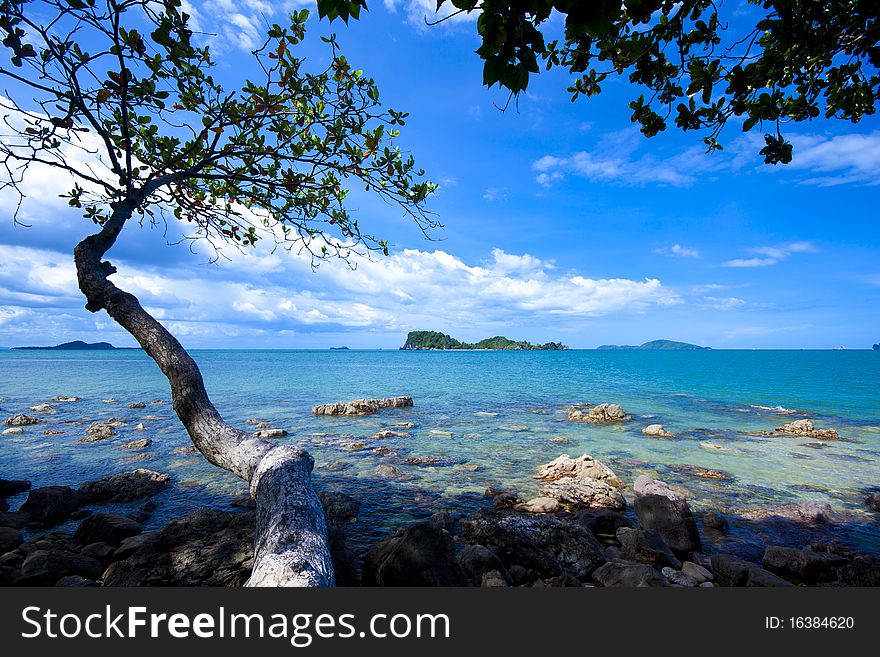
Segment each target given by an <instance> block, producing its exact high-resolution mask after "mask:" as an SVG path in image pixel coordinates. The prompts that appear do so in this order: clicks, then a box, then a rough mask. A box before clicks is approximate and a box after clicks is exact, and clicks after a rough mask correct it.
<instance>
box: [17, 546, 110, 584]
mask: <svg viewBox="0 0 880 657" xmlns="http://www.w3.org/2000/svg"><path fill="white" fill-rule="evenodd" d="M102 570H103V566H101V563H100V562H99V561H98V560H97V559H92V558H91V557H86V556H83V555H81V554H75V553H73V552H66V551H64V550H61V549H58V548H51V549H47V550H37V551H35V552H32V553H31V554H29V555H28V557H27V558H26V559H25V560H24V563H23V564H22V565H21V574H22V575H34V574H39V573H40V572H41V571H45V575H44V577H45V580H46V582H47V583H50V584H54V583H55V582H57V581H58V580H59V579H61V578H62V577H65V576H67V575H79V576H81V577H85V578H87V579H94V580H96V579H98V578H99V577H100V576H101V571H102Z"/></svg>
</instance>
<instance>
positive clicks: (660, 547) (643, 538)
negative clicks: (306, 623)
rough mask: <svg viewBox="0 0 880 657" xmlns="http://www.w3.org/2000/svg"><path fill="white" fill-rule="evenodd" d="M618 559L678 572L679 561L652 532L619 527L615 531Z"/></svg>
mask: <svg viewBox="0 0 880 657" xmlns="http://www.w3.org/2000/svg"><path fill="white" fill-rule="evenodd" d="M617 540H619V541H620V557H621V558H622V559H624V560H626V561H636V562H638V563H646V564H648V565H649V566H653V567H654V568H657V569H662V568H663V567H664V566H670V567H672V568H675V569H676V570H678V569H679V568H681V561H679V560H678V558H677V557H676V556H675V555H674V554H673V553H672V550H670V549H669V546H668V545H666V543H664V542H663V539H662V538H660V536H659V535H657V534H655V533H654V532H652V531H645V530H642V529H633V528H631V527H621V528H620V529H618V530H617Z"/></svg>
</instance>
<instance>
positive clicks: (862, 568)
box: [838, 554, 880, 586]
mask: <svg viewBox="0 0 880 657" xmlns="http://www.w3.org/2000/svg"><path fill="white" fill-rule="evenodd" d="M838 584H840V585H841V586H880V559H878V558H877V557H875V556H873V555H870V554H860V555H858V556H856V557H855V558H854V559H853V560H852V561H851V562H850V563H849V564H848V565H846V566H844V567H843V568H841V569H840V571H839V579H838Z"/></svg>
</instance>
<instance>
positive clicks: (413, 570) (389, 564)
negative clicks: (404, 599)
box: [361, 522, 467, 586]
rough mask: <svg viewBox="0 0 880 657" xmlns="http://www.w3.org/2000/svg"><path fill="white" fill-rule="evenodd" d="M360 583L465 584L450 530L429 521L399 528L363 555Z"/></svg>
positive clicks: (372, 584)
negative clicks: (395, 532)
mask: <svg viewBox="0 0 880 657" xmlns="http://www.w3.org/2000/svg"><path fill="white" fill-rule="evenodd" d="M361 581H362V585H363V586H464V585H465V584H466V583H467V579H466V578H465V575H464V572H463V571H462V569H461V567H460V566H459V565H458V562H457V561H456V560H455V547H454V544H453V542H452V537H451V536H450V535H449V533H448V532H447V531H445V530H443V529H441V528H440V527H438V526H437V525H435V524H434V523H432V522H420V523H416V524H413V525H410V526H409V527H406V528H404V529H402V530H400V531H399V532H398V533H397V534H396V535H394V536H392V537H391V538H387V539H385V540H384V541H382V542H381V543H379V544H378V545H376V546H375V547H373V548H372V549H371V550H370V551H369V552H367V555H366V557H365V558H364V569H363V575H362V580H361Z"/></svg>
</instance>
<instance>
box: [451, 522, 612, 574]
mask: <svg viewBox="0 0 880 657" xmlns="http://www.w3.org/2000/svg"><path fill="white" fill-rule="evenodd" d="M461 529H462V534H463V536H464V538H465V540H466V541H467V542H469V543H475V544H479V545H485V546H486V547H488V548H490V549H492V550H494V551H495V552H497V553H498V554H499V555H500V556H501V557H502V559H504V561H505V563H508V564H519V565H521V566H523V567H525V568H529V569H531V570H534V571H535V572H536V573H537V574H538V576H539V577H541V578H545V579H546V578H550V577H556V576H557V575H563V574H565V573H569V574H571V575H573V576H574V577H577V578H578V579H580V580H585V579H588V578H589V577H590V575H592V574H593V571H594V570H595V569H596V568H598V567H599V566H600V565H601V564H603V563H604V562H605V556H604V554H603V553H602V545H601V544H600V543H599V541H597V540H596V537H595V536H593V533H592V532H591V531H590V530H589V529H587V528H586V527H585V526H584V525H583V524H581V523H580V522H578V521H577V520H576V519H575V518H573V517H558V516H552V515H531V514H528V515H527V514H522V513H517V512H515V511H498V510H494V509H482V510H480V511H478V512H476V513H475V514H473V515H472V516H470V517H469V518H466V519H465V520H462V521H461Z"/></svg>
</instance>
